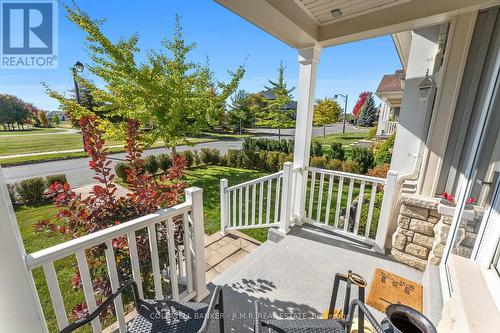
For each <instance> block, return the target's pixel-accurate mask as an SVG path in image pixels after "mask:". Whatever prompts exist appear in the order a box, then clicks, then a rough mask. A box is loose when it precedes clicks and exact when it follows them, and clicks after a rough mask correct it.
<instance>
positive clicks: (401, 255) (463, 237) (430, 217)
mask: <svg viewBox="0 0 500 333" xmlns="http://www.w3.org/2000/svg"><path fill="white" fill-rule="evenodd" d="M440 201H441V200H440V199H438V198H430V197H425V196H419V195H402V196H401V198H400V203H401V209H400V212H399V216H398V227H397V229H396V232H395V233H394V234H393V235H392V249H391V254H392V256H393V257H394V258H395V259H396V260H398V261H400V262H402V263H404V264H406V265H409V266H411V267H414V268H416V269H419V270H421V271H423V270H424V269H425V266H426V265H427V262H430V263H432V264H434V265H439V263H440V262H441V258H442V256H443V251H444V247H445V244H446V241H447V239H448V234H449V232H450V227H451V222H452V220H453V214H454V213H455V209H456V208H455V207H450V206H446V205H443V204H441V203H440ZM483 215H484V213H483V210H482V208H481V207H478V206H474V207H473V208H471V209H469V210H465V211H464V212H463V214H462V222H461V224H460V229H459V234H458V238H457V239H456V243H457V244H458V246H456V249H455V251H454V253H457V254H458V255H460V256H462V257H467V258H469V257H470V255H471V254H472V249H473V248H474V243H475V241H476V238H477V233H478V232H479V227H480V224H481V223H480V222H481V220H482V217H483Z"/></svg>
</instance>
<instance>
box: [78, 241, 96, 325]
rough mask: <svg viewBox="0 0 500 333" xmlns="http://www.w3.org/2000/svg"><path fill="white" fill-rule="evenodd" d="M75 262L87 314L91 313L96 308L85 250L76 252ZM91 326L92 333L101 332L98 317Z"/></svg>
mask: <svg viewBox="0 0 500 333" xmlns="http://www.w3.org/2000/svg"><path fill="white" fill-rule="evenodd" d="M76 262H77V263H78V271H79V272H80V279H81V281H82V286H83V293H84V295H85V301H86V303H87V308H88V310H89V312H92V311H94V310H95V309H96V308H97V303H96V301H95V295H94V288H93V287H92V278H91V277H90V271H89V266H88V263H87V257H86V255H85V250H81V251H78V252H76ZM91 324H92V330H93V331H94V333H100V332H102V327H101V322H100V321H99V317H97V318H96V319H94V320H92V323H91Z"/></svg>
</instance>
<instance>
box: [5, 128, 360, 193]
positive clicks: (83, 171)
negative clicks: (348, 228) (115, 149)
mask: <svg viewBox="0 0 500 333" xmlns="http://www.w3.org/2000/svg"><path fill="white" fill-rule="evenodd" d="M362 131H365V130H360V129H357V128H355V127H353V126H352V125H350V124H346V132H362ZM248 132H249V133H251V134H252V136H254V137H260V138H269V139H277V138H278V130H277V129H269V128H258V129H250V130H248ZM339 132H342V124H333V125H330V126H327V127H326V134H327V135H328V134H332V133H339ZM294 134H295V129H282V130H281V138H282V139H288V140H293V139H294ZM313 136H314V137H318V136H323V128H322V127H315V128H314V129H313ZM242 142H243V140H219V141H214V142H207V143H200V144H197V145H194V146H192V147H190V146H179V147H177V151H179V152H181V151H184V150H200V149H201V148H216V149H218V150H219V151H220V152H221V153H226V152H227V151H228V149H241V144H242ZM169 152H170V151H169V150H168V149H165V148H155V149H149V150H146V151H144V154H143V156H144V157H145V156H148V155H157V154H160V153H169ZM109 158H110V159H111V160H112V161H113V167H114V162H117V161H123V160H124V159H125V153H116V154H110V155H109ZM88 162H89V158H76V159H68V160H60V161H51V162H43V163H35V164H27V165H19V166H14V167H6V168H2V170H3V173H4V175H5V178H6V179H7V182H8V183H14V182H19V181H21V180H23V179H27V178H34V177H45V176H48V175H54V174H60V173H64V174H65V175H66V177H67V179H68V182H69V183H70V184H71V186H72V187H79V186H83V185H88V184H92V183H94V182H95V180H94V179H93V177H94V173H93V172H92V171H91V170H90V169H89V168H88Z"/></svg>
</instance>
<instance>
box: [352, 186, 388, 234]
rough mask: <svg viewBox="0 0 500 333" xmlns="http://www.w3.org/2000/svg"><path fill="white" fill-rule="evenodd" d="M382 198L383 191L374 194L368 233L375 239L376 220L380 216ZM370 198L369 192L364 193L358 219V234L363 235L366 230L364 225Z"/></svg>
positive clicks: (366, 219)
mask: <svg viewBox="0 0 500 333" xmlns="http://www.w3.org/2000/svg"><path fill="white" fill-rule="evenodd" d="M383 198H384V194H383V192H378V193H377V194H376V195H375V204H374V205H373V212H372V220H371V224H370V231H369V235H370V238H372V239H375V236H376V234H377V227H378V220H379V217H380V210H381V209H382V200H383ZM370 199H371V194H365V195H364V197H363V205H362V206H361V217H360V219H359V229H358V234H360V235H364V234H365V230H366V225H367V222H368V211H369V209H370V205H369V203H370Z"/></svg>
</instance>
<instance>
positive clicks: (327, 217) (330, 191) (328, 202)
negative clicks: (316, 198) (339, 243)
mask: <svg viewBox="0 0 500 333" xmlns="http://www.w3.org/2000/svg"><path fill="white" fill-rule="evenodd" d="M328 178H329V180H328V197H327V199H326V212H325V225H328V223H329V222H330V207H331V205H332V194H333V182H334V179H335V176H333V175H330V177H328Z"/></svg>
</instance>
